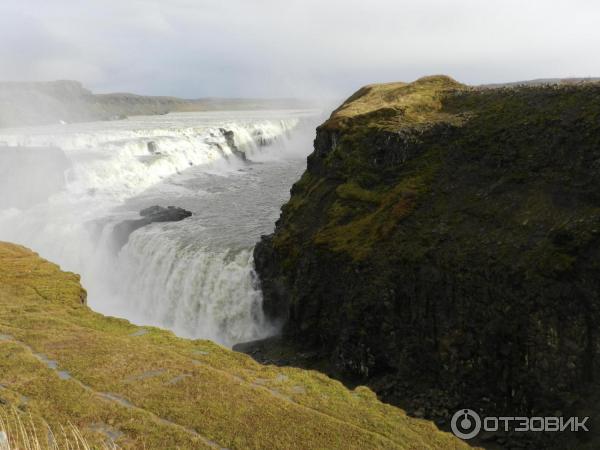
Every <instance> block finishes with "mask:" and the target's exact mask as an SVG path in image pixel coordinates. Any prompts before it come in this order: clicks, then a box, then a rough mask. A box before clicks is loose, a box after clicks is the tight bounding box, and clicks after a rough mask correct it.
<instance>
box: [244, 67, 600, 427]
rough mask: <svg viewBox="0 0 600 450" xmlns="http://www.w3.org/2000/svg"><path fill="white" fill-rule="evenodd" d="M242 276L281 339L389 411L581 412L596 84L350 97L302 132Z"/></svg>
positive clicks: (597, 194)
mask: <svg viewBox="0 0 600 450" xmlns="http://www.w3.org/2000/svg"><path fill="white" fill-rule="evenodd" d="M255 264H256V270H257V272H258V275H259V277H260V281H261V284H262V288H263V292H264V309H265V312H266V313H267V314H268V315H269V316H270V317H271V318H273V319H278V320H284V321H285V326H284V336H285V339H287V340H288V341H289V342H292V343H295V344H298V345H299V346H301V347H307V348H311V349H313V350H315V349H316V350H318V351H319V352H320V353H321V355H323V356H324V357H325V358H326V359H327V360H328V361H329V364H330V367H335V368H336V369H337V370H341V371H342V372H343V373H345V374H347V375H353V376H355V377H357V378H358V379H360V380H363V382H367V383H369V384H370V385H371V386H372V387H374V388H375V390H376V391H377V392H378V394H379V395H380V396H381V397H382V398H384V399H386V400H387V401H390V402H392V403H396V404H404V406H407V405H406V404H410V405H412V407H413V409H415V410H418V409H420V410H423V412H422V413H423V414H424V415H425V416H428V417H433V418H440V419H443V418H446V419H448V417H449V416H448V414H449V415H450V416H451V414H452V413H453V411H454V410H455V409H456V408H459V407H469V408H472V409H479V410H482V411H483V413H484V414H489V415H493V414H508V415H510V416H515V415H520V414H521V415H531V414H536V415H542V414H550V415H555V414H565V415H567V413H569V412H571V413H572V412H579V413H581V412H582V411H586V408H588V407H592V408H593V407H595V406H594V402H595V401H594V400H593V398H595V397H594V395H593V393H595V392H597V390H596V388H595V387H594V384H595V382H596V381H597V380H598V371H599V369H600V361H599V358H598V349H599V338H600V334H599V329H598V324H599V323H600V298H599V295H600V85H598V84H594V83H583V84H575V85H561V86H530V87H511V88H498V89H477V88H470V87H467V86H464V85H461V84H459V83H457V82H455V81H453V80H451V79H449V78H447V77H441V76H440V77H428V78H423V79H420V80H418V81H416V82H414V83H410V84H403V83H394V84H386V85H373V86H367V87H365V88H362V89H361V90H359V91H358V92H357V93H356V94H354V95H353V96H352V97H350V98H349V99H348V100H347V101H346V102H345V103H344V104H343V105H342V106H341V107H340V108H339V109H338V110H336V111H335V112H334V113H333V114H332V116H331V118H330V119H329V120H328V121H326V122H325V123H324V124H323V125H321V126H320V127H319V128H318V129H317V137H316V139H315V150H314V152H313V153H312V154H311V155H310V156H309V158H308V167H307V170H306V172H305V173H304V175H303V176H302V178H301V179H300V180H299V181H298V182H297V183H296V184H295V185H294V186H293V188H292V190H291V199H290V201H289V202H288V203H287V204H286V205H285V206H284V207H283V208H282V214H281V218H280V219H279V220H278V222H277V226H276V230H275V233H274V234H273V235H270V236H265V237H263V239H262V240H261V242H260V243H259V244H258V245H257V247H256V250H255ZM405 403H406V404H405ZM586 415H589V414H586ZM593 426H594V425H592V427H593Z"/></svg>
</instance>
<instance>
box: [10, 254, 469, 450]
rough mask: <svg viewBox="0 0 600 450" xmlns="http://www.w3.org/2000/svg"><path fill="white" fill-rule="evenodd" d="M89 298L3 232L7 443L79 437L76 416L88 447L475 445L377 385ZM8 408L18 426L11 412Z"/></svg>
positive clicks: (61, 442) (74, 280)
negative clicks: (239, 348)
mask: <svg viewBox="0 0 600 450" xmlns="http://www.w3.org/2000/svg"><path fill="white" fill-rule="evenodd" d="M85 300H86V293H85V291H84V290H83V288H82V287H81V285H80V284H79V277H78V276H77V275H75V274H72V273H65V272H62V271H60V269H59V268H58V267H57V266H56V265H54V264H51V263H49V262H47V261H45V260H43V259H41V258H40V257H39V256H37V255H36V254H35V253H33V252H31V251H30V250H27V249H25V248H23V247H19V246H16V245H12V244H7V243H0V447H3V448H5V445H3V444H6V434H8V437H9V439H11V438H12V439H16V440H17V441H19V440H20V438H21V440H22V441H23V440H24V438H25V436H24V433H23V431H24V430H25V429H27V430H32V429H33V427H34V424H35V427H36V428H37V436H38V438H39V440H40V446H39V447H38V446H37V445H35V444H37V442H34V444H31V441H29V443H26V442H21V446H17V447H13V448H36V449H37V448H43V449H46V448H49V449H50V448H52V449H55V448H75V447H73V446H67V445H66V442H65V441H67V440H68V437H67V436H66V435H64V434H63V435H61V433H60V430H61V429H66V430H67V433H71V430H70V429H69V426H71V427H73V426H74V427H75V429H77V430H79V431H80V432H81V434H82V435H83V437H84V439H85V440H86V441H87V442H88V444H89V447H85V448H121V449H175V448H178V449H194V450H195V449H204V448H230V449H286V450H287V449H306V448H327V449H335V448H339V449H352V448H355V449H368V448H374V449H375V448H378V449H409V448H412V449H414V448H437V449H447V448H456V449H458V448H466V446H465V445H464V444H463V443H462V442H460V441H459V440H457V439H456V438H454V437H453V436H452V435H449V434H447V433H443V432H440V431H438V430H437V428H436V427H435V425H433V424H432V423H431V422H427V421H424V420H415V419H412V418H410V417H407V415H406V414H405V413H404V412H403V411H401V410H399V409H397V408H394V407H392V406H389V405H385V404H382V403H380V402H379V401H378V400H377V399H376V397H375V395H374V394H373V393H372V392H371V391H370V390H369V389H368V388H365V387H359V388H357V389H355V390H353V391H350V390H348V389H346V388H344V387H343V386H342V385H341V384H340V383H339V382H336V381H334V380H331V379H329V378H328V377H326V376H324V375H321V374H319V373H317V372H310V371H304V370H299V369H291V368H287V369H286V368H281V369H279V368H276V367H272V366H271V367H266V366H261V365H259V364H257V363H255V362H254V361H252V360H251V359H250V358H249V357H247V356H246V355H242V354H239V353H235V352H232V351H230V350H227V349H225V348H222V347H220V346H218V345H216V344H214V343H211V342H209V341H201V340H196V341H189V340H185V339H179V338H177V337H175V336H174V335H173V334H172V333H170V332H167V331H163V330H159V329H156V328H152V327H138V326H135V325H132V324H130V323H129V322H127V321H125V320H120V319H115V318H110V317H104V316H102V315H100V314H96V313H94V312H93V311H91V310H90V309H89V308H88V307H87V306H86V305H85ZM10 408H14V411H15V414H16V415H17V416H20V417H21V419H20V423H22V424H25V427H22V429H21V430H15V428H10V426H9V427H8V428H6V425H7V424H6V422H3V421H2V418H6V417H7V416H9V417H10V416H11V415H12V413H8V414H6V410H7V409H8V410H9V411H10V410H11V409H10ZM71 424H72V425H71ZM48 425H49V426H50V428H51V429H53V430H58V433H56V434H55V435H51V434H50V433H48V432H47V431H46V430H47V429H48ZM61 427H64V428H61ZM69 437H73V436H69ZM71 440H72V439H71ZM115 444H116V445H117V446H118V447H114V445H115ZM78 448H79V447H78Z"/></svg>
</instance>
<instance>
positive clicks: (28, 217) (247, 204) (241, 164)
mask: <svg viewBox="0 0 600 450" xmlns="http://www.w3.org/2000/svg"><path fill="white" fill-rule="evenodd" d="M317 119H318V114H317V113H316V112H314V111H260V112H256V111H255V112H211V113H181V114H168V115H163V116H150V117H135V118H130V119H127V120H122V121H114V122H94V123H87V124H69V125H56V126H44V127H31V128H20V129H4V130H0V146H2V148H3V149H5V150H6V148H7V147H11V148H12V147H14V148H13V153H15V152H17V153H18V152H23V151H25V150H27V149H25V148H24V147H30V148H36V149H37V150H38V153H39V152H48V153H44V155H45V154H48V155H50V154H54V153H57V154H58V155H60V156H61V157H62V159H64V161H62V162H61V163H60V164H63V165H64V167H62V166H60V165H58V166H57V163H56V161H53V160H52V159H53V157H52V156H51V157H49V158H40V160H39V162H37V163H36V161H35V160H34V161H33V162H32V161H31V158H30V161H29V165H30V166H31V167H33V168H35V170H32V169H31V168H29V169H27V170H26V171H25V170H22V169H23V167H21V164H22V161H23V159H22V158H21V159H15V160H14V162H13V164H14V165H15V167H14V168H13V167H11V168H10V170H9V171H7V167H5V168H4V169H5V171H7V173H10V175H11V176H13V177H16V178H18V179H19V183H17V184H16V186H17V187H14V185H13V186H12V187H9V188H6V189H12V190H13V191H12V192H4V193H2V195H3V196H6V195H8V196H9V197H10V196H12V197H14V198H15V199H17V200H15V201H14V202H13V203H12V204H8V205H6V204H5V205H4V206H2V204H0V240H5V241H12V242H16V243H20V244H23V245H26V246H28V247H30V248H32V249H34V250H35V251H37V252H38V253H40V254H41V255H42V256H43V257H45V258H47V259H50V260H52V261H54V262H57V263H58V264H60V265H61V267H62V268H63V269H65V270H69V271H73V272H76V273H79V274H81V276H82V283H83V285H84V286H85V287H86V288H87V290H88V303H89V305H90V307H92V308H93V309H94V310H96V311H99V312H101V313H104V314H108V315H113V316H118V317H124V318H126V319H129V320H131V321H132V322H134V323H137V324H140V325H156V326H160V327H163V328H168V329H171V330H173V331H174V332H175V333H177V334H178V335H180V336H184V337H190V338H207V339H212V340H215V341H217V342H219V343H221V344H223V345H228V346H230V345H233V344H235V343H237V342H242V341H246V340H252V339H257V338H261V337H264V336H267V335H269V334H271V333H273V332H274V325H273V324H269V323H267V322H266V321H265V319H264V317H263V315H262V309H261V301H262V298H261V293H260V290H259V289H258V287H257V283H256V280H255V276H254V272H253V261H252V249H253V247H254V244H255V243H256V241H257V240H258V239H259V237H260V235H261V234H266V233H269V232H271V231H272V229H273V224H274V222H275V220H276V219H277V217H278V215H279V208H280V206H281V205H282V204H283V203H284V202H285V201H286V200H287V198H288V197H289V188H290V186H291V185H292V184H293V182H294V181H295V180H296V179H298V178H299V176H300V174H301V173H302V171H303V170H304V168H305V166H306V156H307V154H308V153H309V152H310V150H311V148H312V142H311V140H312V138H313V137H314V126H315V124H316V123H317ZM228 132H233V135H232V134H231V133H228ZM232 136H233V142H232V139H231V137H232ZM228 137H229V138H228ZM40 147H42V148H40ZM38 148H39V149H38ZM49 148H54V149H55V150H54V152H53V153H51V152H50V150H49ZM56 149H60V151H57V150H56ZM0 150H2V149H0ZM240 152H243V153H244V154H245V158H246V159H247V160H246V161H244V155H242V154H241V153H240ZM3 161H5V162H4V164H11V161H12V160H10V159H8V160H6V159H4V160H3ZM6 161H8V163H6ZM57 167H59V171H60V177H61V180H60V181H61V183H60V185H59V186H56V183H54V184H51V187H48V186H50V185H49V184H48V183H47V180H50V179H52V177H53V175H52V174H51V173H50V172H51V171H54V172H56V170H57ZM46 168H47V172H46ZM12 169H14V170H12ZM19 170H21V172H19ZM23 186H25V188H23ZM36 186H37V187H38V191H39V190H42V191H44V193H45V194H46V195H44V196H42V199H39V198H36V199H34V200H33V201H31V199H29V201H28V202H24V201H22V199H23V195H19V194H21V193H20V192H16V191H18V190H27V189H29V188H30V187H36ZM152 205H162V206H169V205H173V206H179V207H183V208H185V209H187V210H189V211H191V212H192V213H193V216H192V217H190V218H187V219H185V220H183V221H180V222H168V223H167V222H166V223H154V224H151V225H148V226H145V227H143V228H140V229H138V230H136V231H135V232H134V233H133V234H132V235H131V236H130V237H129V240H128V242H127V243H126V244H125V246H123V247H122V248H120V249H115V246H114V245H113V243H112V240H113V237H114V235H113V227H114V226H115V225H116V224H118V223H120V222H121V221H123V220H127V219H132V218H136V217H139V216H138V213H139V211H140V210H141V209H143V208H145V207H148V206H152Z"/></svg>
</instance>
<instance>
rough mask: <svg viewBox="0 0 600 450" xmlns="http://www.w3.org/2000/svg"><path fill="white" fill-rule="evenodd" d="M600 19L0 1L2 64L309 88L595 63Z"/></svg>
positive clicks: (468, 11) (258, 87) (263, 5)
mask: <svg viewBox="0 0 600 450" xmlns="http://www.w3.org/2000/svg"><path fill="white" fill-rule="evenodd" d="M599 20H600V4H598V2H595V1H591V0H589V1H588V0H570V1H558V0H530V1H527V2H524V1H522V0H521V1H517V0H503V1H499V0H495V1H492V0H488V1H481V0H446V1H442V0H419V1H417V0H412V1H406V0H396V1H394V0H371V1H369V2H365V1H364V0H361V1H357V0H346V1H343V0H329V1H327V0H321V1H316V0H304V1H299V0H288V1H285V2H284V1H274V0H254V1H248V0H162V1H143V0H136V1H129V0H128V1H123V0H119V1H117V0H102V1H101V0H87V1H85V2H81V1H76V0H73V1H69V0H54V1H52V2H49V1H42V0H21V2H20V4H19V5H12V6H7V5H0V77H2V78H12V79H15V78H19V79H55V78H77V79H81V81H83V82H84V83H85V84H87V85H89V86H90V87H92V88H95V89H100V90H104V91H107V90H119V91H123V90H130V91H135V92H140V93H153V94H173V95H182V96H205V95H230V96H237V95H244V96H293V95H299V96H302V95H346V94H348V93H350V92H352V91H353V90H355V89H356V88H357V87H358V86H359V85H361V84H365V83H369V82H375V81H389V80H410V79H413V78H416V77H419V76H422V75H426V74H430V73H448V74H450V75H453V76H454V77H456V78H458V79H459V80H461V81H465V82H470V83H484V82H493V81H508V80H518V79H526V78H536V77H565V76H590V75H591V76H593V75H600V60H598V59H597V58H595V52H596V49H597V48H599V47H600V28H599V27H598V26H597V23H598V21H599Z"/></svg>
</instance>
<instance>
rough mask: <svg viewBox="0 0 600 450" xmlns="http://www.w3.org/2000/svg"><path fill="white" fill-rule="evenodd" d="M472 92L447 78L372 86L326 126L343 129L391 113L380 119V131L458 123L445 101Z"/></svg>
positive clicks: (438, 76)
mask: <svg viewBox="0 0 600 450" xmlns="http://www.w3.org/2000/svg"><path fill="white" fill-rule="evenodd" d="M467 89H469V87H467V86H466V85H464V84H461V83H459V82H457V81H455V80H453V79H452V78H450V77H447V76H444V75H437V76H429V77H424V78H420V79H418V80H416V81H414V82H412V83H382V84H371V85H368V86H365V87H363V88H361V89H360V90H358V91H357V92H356V93H355V94H354V95H352V96H351V97H350V98H348V100H346V101H345V102H344V103H343V104H342V106H340V107H339V108H338V109H336V110H335V111H334V112H333V114H332V115H331V118H330V119H329V120H328V121H327V122H326V123H325V126H326V127H328V126H329V127H331V126H334V127H335V126H340V125H342V124H344V123H345V122H346V121H347V120H348V119H352V118H357V117H360V116H363V117H368V116H369V115H373V114H374V113H375V112H377V111H387V112H389V114H387V116H388V117H387V118H383V117H381V116H377V118H376V120H374V121H373V122H374V124H375V125H377V126H378V127H384V128H385V127H390V128H393V129H398V128H399V127H403V126H406V125H411V126H414V125H415V124H421V123H432V122H438V121H458V120H460V118H458V117H456V116H453V115H451V114H447V113H444V112H442V111H441V110H442V99H443V98H444V96H445V95H446V94H448V93H449V92H457V91H464V90H467Z"/></svg>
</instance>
